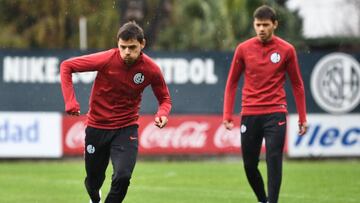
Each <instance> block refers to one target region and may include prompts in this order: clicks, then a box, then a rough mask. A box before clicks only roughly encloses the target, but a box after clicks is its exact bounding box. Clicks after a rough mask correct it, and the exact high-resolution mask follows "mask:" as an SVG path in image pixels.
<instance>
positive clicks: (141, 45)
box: [140, 39, 146, 49]
mask: <svg viewBox="0 0 360 203" xmlns="http://www.w3.org/2000/svg"><path fill="white" fill-rule="evenodd" d="M145 45H146V40H145V39H143V41H142V42H141V43H140V47H141V49H144V48H145Z"/></svg>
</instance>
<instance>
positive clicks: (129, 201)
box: [0, 160, 360, 203]
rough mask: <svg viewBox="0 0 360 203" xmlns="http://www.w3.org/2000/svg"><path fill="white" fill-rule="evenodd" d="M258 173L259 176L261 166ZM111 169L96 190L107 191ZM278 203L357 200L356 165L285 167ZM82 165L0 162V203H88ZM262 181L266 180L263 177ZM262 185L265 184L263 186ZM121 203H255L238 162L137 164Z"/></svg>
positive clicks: (359, 177) (359, 178) (359, 164)
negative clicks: (101, 186) (99, 187)
mask: <svg viewBox="0 0 360 203" xmlns="http://www.w3.org/2000/svg"><path fill="white" fill-rule="evenodd" d="M260 169H261V171H262V173H263V174H265V173H264V172H265V164H264V161H261V163H260ZM111 171H112V169H111V167H109V168H108V171H107V178H106V181H105V183H104V186H103V188H102V191H103V195H104V194H106V193H107V192H108V191H109V185H110V178H111ZM283 172H284V173H283V174H284V175H283V182H282V187H281V193H280V201H279V202H280V203H314V202H316V203H352V202H354V203H355V202H359V200H360V161H359V160H351V161H349V160H345V161H339V160H337V161H329V160H327V161H285V162H284V170H283ZM84 175H85V172H84V167H83V161H82V160H64V161H0V202H1V203H24V202H29V203H82V202H84V203H85V202H86V203H87V202H88V201H89V200H88V197H87V194H86V192H85V189H84V186H83V178H84ZM265 179H266V176H265ZM265 181H266V180H265ZM124 202H125V203H202V202H203V203H253V202H254V203H255V202H257V201H256V199H255V196H254V195H253V193H252V191H251V189H250V186H249V185H248V183H247V181H246V179H245V174H244V170H243V168H242V162H241V160H235V161H233V160H232V161H195V162H185V161H181V162H176V161H171V162H165V161H164V162H153V161H152V162H149V161H138V163H137V165H136V167H135V171H134V174H133V178H132V181H131V184H130V187H129V190H128V194H127V197H126V198H125V201H124Z"/></svg>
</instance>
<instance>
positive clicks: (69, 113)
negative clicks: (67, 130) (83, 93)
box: [66, 111, 80, 116]
mask: <svg viewBox="0 0 360 203" xmlns="http://www.w3.org/2000/svg"><path fill="white" fill-rule="evenodd" d="M66 113H67V114H68V115H70V116H80V111H68V112H66Z"/></svg>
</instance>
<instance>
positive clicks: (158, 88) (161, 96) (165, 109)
mask: <svg viewBox="0 0 360 203" xmlns="http://www.w3.org/2000/svg"><path fill="white" fill-rule="evenodd" d="M151 88H152V90H153V92H154V95H155V96H156V98H157V100H158V102H159V108H158V111H157V113H156V115H157V116H168V115H169V113H170V110H171V106H172V103H171V98H170V93H169V90H168V88H167V86H166V83H165V80H164V78H163V76H162V74H161V72H160V69H159V71H158V72H157V73H156V74H155V75H154V78H153V80H152V83H151Z"/></svg>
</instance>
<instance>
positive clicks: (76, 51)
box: [0, 0, 360, 203]
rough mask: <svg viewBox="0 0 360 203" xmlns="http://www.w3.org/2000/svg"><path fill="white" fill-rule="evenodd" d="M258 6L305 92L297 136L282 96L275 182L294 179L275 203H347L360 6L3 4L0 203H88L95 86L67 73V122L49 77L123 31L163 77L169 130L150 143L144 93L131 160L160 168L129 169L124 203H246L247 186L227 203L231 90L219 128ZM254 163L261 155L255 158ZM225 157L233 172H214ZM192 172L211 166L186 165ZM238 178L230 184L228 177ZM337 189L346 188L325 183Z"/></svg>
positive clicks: (153, 133)
mask: <svg viewBox="0 0 360 203" xmlns="http://www.w3.org/2000/svg"><path fill="white" fill-rule="evenodd" d="M262 4H269V5H271V6H273V7H274V8H275V9H276V11H277V13H278V17H279V27H278V29H277V30H276V32H275V34H276V35H278V36H280V37H282V38H283V39H285V40H287V41H288V42H290V43H292V44H293V45H294V46H295V48H296V49H297V54H298V59H299V63H300V67H301V72H302V76H303V79H304V84H305V91H306V102H307V112H308V124H309V130H308V133H307V134H306V135H304V136H302V137H300V136H298V135H297V129H298V126H297V121H298V117H297V112H296V108H295V103H294V99H293V96H292V92H291V87H290V85H289V84H288V83H286V86H285V89H286V91H287V97H288V110H289V115H288V120H287V121H288V125H287V127H288V131H287V140H286V146H285V149H284V150H285V155H284V156H285V159H286V161H287V162H286V165H285V171H286V172H287V173H285V174H295V175H294V176H290V177H289V176H285V178H284V179H285V180H286V179H287V180H291V181H294V182H295V184H294V185H291V184H290V183H289V182H291V181H289V182H285V183H284V184H285V186H286V187H284V188H285V189H284V190H285V194H284V195H283V196H281V199H283V200H286V202H287V203H292V202H305V203H306V202H320V203H321V202H327V203H328V202H333V203H338V202H347V203H351V202H358V200H359V198H360V197H359V194H360V192H359V184H358V183H359V180H360V179H359V178H360V177H359V174H360V171H359V167H358V166H359V159H358V158H359V157H360V105H359V104H360V64H359V61H360V0H104V1H98V0H52V1H45V0H0V160H1V161H0V174H1V175H0V185H1V184H2V186H0V187H1V188H6V189H5V190H4V189H2V190H1V191H0V202H8V203H9V202H11V203H15V202H53V203H54V202H84V201H85V198H86V195H85V191H84V190H82V189H83V187H82V182H81V181H82V178H83V173H84V170H83V166H82V164H83V162H82V156H83V150H84V136H85V134H84V128H85V114H86V112H87V111H88V99H89V94H90V91H91V86H92V82H93V79H94V77H95V75H96V73H82V74H73V81H74V84H75V89H76V95H77V99H78V101H79V102H80V105H81V113H82V115H81V116H80V117H76V118H74V117H69V116H67V115H65V114H64V102H63V98H62V93H61V89H60V77H59V66H60V63H61V62H62V61H63V60H65V59H67V58H70V57H74V56H79V55H84V54H88V53H94V52H97V51H102V50H106V49H110V48H114V47H116V44H117V42H116V34H117V31H118V29H119V27H120V26H121V25H122V24H123V23H125V22H127V21H129V20H134V21H136V22H137V23H138V24H139V25H141V26H142V27H143V28H144V32H145V37H146V40H147V45H146V48H145V50H144V52H145V53H146V54H148V55H150V56H151V57H152V58H153V59H154V60H155V61H156V63H157V64H158V65H159V66H160V68H161V70H162V73H163V75H164V78H165V80H166V82H167V84H168V87H169V90H170V94H171V96H172V99H173V109H172V114H171V116H170V118H169V123H168V125H167V126H166V127H165V128H164V129H162V130H159V129H157V128H155V127H154V125H153V115H154V113H155V112H156V110H157V102H156V99H155V97H154V96H153V93H152V91H151V89H150V88H147V89H146V90H145V92H144V94H143V101H142V106H141V115H142V116H141V118H140V128H139V158H141V159H142V158H144V159H155V160H167V161H170V162H166V163H165V164H164V163H146V162H140V163H139V166H137V168H136V170H135V174H136V176H135V177H137V178H136V179H135V180H134V181H135V186H133V187H132V189H131V188H130V195H129V196H130V197H129V198H130V199H129V202H144V198H145V199H146V201H145V202H157V203H159V202H169V201H168V200H169V198H173V197H174V196H177V195H178V196H180V197H178V200H176V199H173V200H174V201H172V202H194V199H197V201H195V202H207V203H208V202H255V201H256V200H255V198H254V196H253V194H252V192H251V189H250V188H249V187H248V188H246V187H245V189H243V188H242V190H241V191H243V192H242V193H240V194H238V193H237V192H236V193H235V192H233V190H234V188H237V187H238V186H239V185H244V183H245V181H246V180H245V179H244V177H243V174H244V172H237V171H240V170H241V169H240V168H241V167H239V166H238V165H240V164H241V162H240V161H238V159H239V158H241V153H240V149H241V144H240V136H241V135H240V129H239V127H240V126H239V122H240V118H239V112H240V103H241V95H240V92H241V87H242V80H241V81H240V83H239V87H238V93H237V100H236V101H237V102H236V107H235V111H234V114H235V124H236V126H235V129H234V130H232V131H227V130H225V129H224V127H223V126H222V107H223V95H224V88H225V83H226V79H227V74H228V71H229V67H230V63H231V60H232V57H233V52H234V50H235V48H236V46H237V45H238V44H239V43H240V42H242V41H244V40H246V39H248V38H250V37H253V36H254V35H255V33H254V31H253V27H252V21H253V18H252V13H253V11H254V10H255V8H257V7H258V6H260V5H262ZM263 152H264V147H263V149H262V157H263V156H264V153H263ZM74 157H75V160H76V161H75V162H70V163H69V162H67V161H68V160H69V159H68V158H74ZM77 158H79V159H77ZM229 158H230V159H232V158H235V160H236V162H234V163H226V164H222V165H218V164H217V163H219V162H221V163H223V162H222V161H223V160H229ZM198 159H200V160H204V159H205V160H209V159H210V160H212V161H215V164H210V165H208V163H200V164H198V163H193V162H191V163H190V161H194V160H198ZM9 160H10V162H8V161H9ZM43 160H46V162H45V163H43V162H42V161H43ZM48 160H52V161H55V162H56V163H55V164H54V163H53V162H52V161H50V162H47V161H48ZM70 160H73V159H70ZM173 160H183V161H186V162H187V161H189V163H188V164H192V165H182V164H179V163H175V162H173ZM320 160H321V161H320ZM323 160H327V161H328V160H330V161H331V162H330V164H329V163H324V162H323ZM345 160H346V161H345ZM348 160H351V162H350V163H349V162H348ZM58 161H59V162H58ZM333 161H334V162H333ZM39 162H40V163H39ZM304 162H305V163H306V164H304ZM308 162H309V163H308ZM204 164H206V165H204ZM298 164H300V165H298ZM220 166H221V167H220ZM261 167H262V169H261V170H264V169H265V167H264V166H263V164H262V162H261ZM347 167H349V168H347ZM154 168H155V169H156V170H154ZM23 169H26V170H23ZM233 169H235V170H233ZM186 171H191V172H189V173H186ZM184 173H185V174H184ZM234 173H235V174H234ZM46 174H48V175H49V176H45V175H46ZM155 174H156V175H155ZM221 174H233V175H234V176H229V177H227V176H226V177H225V176H223V175H221ZM237 174H241V175H242V176H241V177H242V178H243V179H241V180H240V182H241V184H240V183H238V182H236V181H237V180H238V179H236V178H231V177H235V176H236V175H237ZM339 174H340V175H339ZM191 175H195V177H191ZM216 175H221V177H220V176H219V177H218V179H217V181H213V182H212V181H210V180H209V178H208V177H209V176H211V177H212V178H215V177H216ZM184 176H186V177H191V178H190V179H193V180H197V184H198V185H196V186H194V183H193V182H189V183H188V182H186V181H185V180H184V179H183V178H182V177H184ZM239 176H240V175H239ZM338 176H339V177H343V178H339V179H334V178H335V177H338ZM59 177H61V178H59ZM149 177H150V179H148V178H149ZM176 177H178V178H179V179H175V178H176ZM201 177H202V178H203V179H201V180H200V178H201ZM151 178H153V179H151ZM198 178H199V179H198ZM226 178H227V179H226ZM60 179H61V180H60ZM48 180H52V182H50V181H48ZM163 180H167V181H168V182H167V181H165V182H163ZM173 180H178V182H174V183H173V182H171V181H173ZM205 180H206V181H205ZM20 181H21V182H22V187H19V185H18V184H17V183H19V182H20ZM57 181H58V182H57ZM152 181H153V182H152ZM232 181H235V182H232ZM34 182H36V183H37V187H32V186H33V183H34ZM155 182H156V184H155ZM222 182H225V183H226V184H220V183H222ZM5 183H6V184H5ZM136 183H141V184H136ZM200 183H203V185H200ZM216 183H219V184H216ZM7 184H10V185H7ZM52 184H54V185H52ZM55 184H56V185H55ZM158 184H160V185H158ZM161 184H164V185H163V186H162V185H161ZM172 184H173V186H174V187H172V186H171V185H172ZM5 185H6V186H5ZM106 185H109V183H107V184H106ZM136 185H140V186H136ZM155 185H157V186H155ZM179 185H180V186H181V189H179ZM245 185H246V184H245ZM309 185H313V186H314V187H309ZM339 185H347V186H348V187H341V188H343V190H339V187H338V186H339ZM183 186H184V188H188V190H185V189H184V188H183ZM40 187H41V188H40ZM202 187H204V188H207V189H206V191H205V190H204V191H202V190H201V188H202ZM212 187H213V188H212ZM242 187H243V186H242ZM30 188H32V190H30ZM49 188H56V189H54V190H48V189H49ZM165 188H166V189H165ZM199 188H200V189H199ZM314 188H317V190H315V189H314ZM43 190H46V191H48V192H47V193H46V194H45V195H44V194H43V193H42V192H41V191H43ZM236 190H237V189H236ZM133 191H135V192H140V193H141V195H135V192H133ZM164 191H166V194H168V195H169V196H170V195H171V197H167V198H166V195H165V197H164V196H163V195H164ZM334 191H338V193H336V192H334ZM220 192H222V193H220ZM18 193H23V194H24V195H23V196H18V195H17V194H18ZM64 193H66V194H68V197H71V198H72V199H65V198H64V197H63V195H61V194H64ZM344 193H346V196H345V195H344ZM179 194H180V195H179ZM9 195H10V196H9ZM151 195H153V196H151ZM328 195H333V196H331V197H328ZM199 196H200V197H201V198H204V201H200V199H199ZM325 196H326V197H325ZM158 197H159V198H158ZM160 197H162V199H161V198H160ZM206 198H208V199H206ZM221 198H223V199H221ZM226 198H228V199H226ZM229 198H230V199H229Z"/></svg>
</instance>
